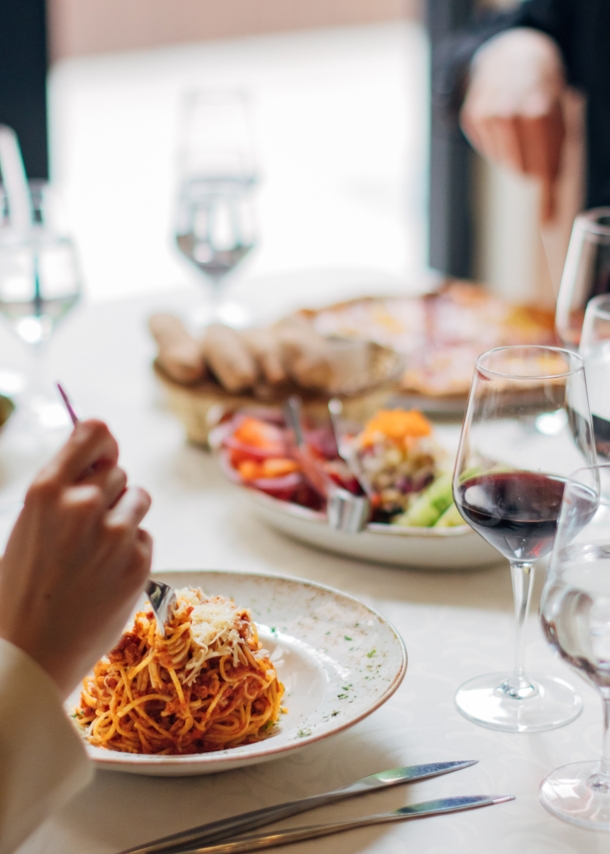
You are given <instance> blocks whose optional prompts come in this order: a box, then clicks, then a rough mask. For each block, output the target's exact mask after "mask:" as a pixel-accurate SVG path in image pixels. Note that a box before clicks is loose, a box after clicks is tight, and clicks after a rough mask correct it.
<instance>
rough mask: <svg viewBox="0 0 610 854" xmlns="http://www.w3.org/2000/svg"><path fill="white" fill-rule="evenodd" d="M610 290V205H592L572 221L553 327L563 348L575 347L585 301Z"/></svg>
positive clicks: (578, 337)
mask: <svg viewBox="0 0 610 854" xmlns="http://www.w3.org/2000/svg"><path fill="white" fill-rule="evenodd" d="M609 292H610V207H606V208H592V209H591V210H588V211H584V212H583V213H580V214H578V216H577V217H576V219H575V220H574V226H573V228H572V235H571V237H570V244H569V246H568V253H567V256H566V262H565V266H564V268H563V275H562V277H561V285H560V287H559V294H558V297H557V312H556V315H555V326H556V328H557V332H558V334H559V336H560V338H561V340H562V341H563V343H564V344H565V346H566V347H570V348H574V349H576V348H577V347H578V343H579V341H580V333H581V328H582V324H583V318H584V315H585V309H586V307H587V303H588V302H589V300H590V299H591V297H595V296H598V295H599V294H606V293H609Z"/></svg>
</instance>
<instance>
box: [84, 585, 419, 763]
mask: <svg viewBox="0 0 610 854" xmlns="http://www.w3.org/2000/svg"><path fill="white" fill-rule="evenodd" d="M154 577H155V578H158V579H160V580H162V581H166V582H167V583H168V584H171V585H172V586H173V587H187V586H193V587H201V588H202V589H203V590H204V591H205V592H206V593H208V594H210V595H215V594H220V595H223V596H229V597H233V599H234V600H235V601H236V602H237V603H238V604H239V605H243V606H246V607H248V608H249V609H250V611H251V613H252V616H253V618H254V621H255V622H256V623H257V625H258V628H259V634H260V637H261V640H262V641H263V644H264V646H265V648H266V649H268V650H269V651H270V653H271V658H272V660H273V661H274V663H275V666H276V669H277V671H278V674H279V677H280V679H281V681H282V682H283V683H284V686H285V688H286V694H285V698H284V704H285V706H286V707H287V709H288V711H287V713H286V714H285V715H282V717H281V720H280V723H279V726H278V727H277V728H276V731H275V733H274V734H273V735H271V736H269V737H268V738H267V739H265V740H264V741H260V742H258V743H257V744H249V745H245V746H243V747H235V748H232V749H230V750H220V751H218V752H216V753H199V754H195V755H189V756H141V755H134V754H129V753H119V752H117V751H111V750H106V749H104V748H99V747H92V746H91V745H89V744H87V752H88V753H89V756H90V757H91V758H92V759H93V760H94V762H95V763H96V764H97V765H98V767H100V768H104V769H107V770H109V771H124V772H127V773H131V774H146V775H150V776H187V775H195V774H212V773H216V772H218V771H228V770H230V769H232V768H239V767H241V766H244V765H253V764H255V763H258V762H267V761H269V760H271V759H275V758H277V757H281V756H283V755H284V754H285V753H287V752H289V751H294V750H300V749H302V748H304V747H306V746H307V745H309V744H313V743H314V742H317V741H320V740H321V739H323V738H328V737H329V736H331V735H334V734H335V733H338V732H341V730H344V729H346V728H347V727H350V726H353V725H354V724H355V723H357V722H358V721H360V720H362V719H363V718H365V717H367V715H370V714H371V712H374V711H375V709H377V708H379V706H381V705H382V704H383V703H385V701H386V700H387V699H388V698H389V697H391V696H392V694H393V693H394V691H396V689H397V688H398V686H399V685H400V683H401V682H402V680H403V678H404V675H405V672H406V669H407V653H406V649H405V646H404V643H403V641H402V638H401V637H400V635H399V634H398V632H397V631H396V630H395V629H394V628H393V627H392V626H391V625H390V624H389V623H388V622H387V621H386V620H384V619H383V617H381V616H380V615H379V614H378V613H377V612H376V611H374V610H373V609H372V608H369V607H368V606H366V605H364V604H363V603H362V602H359V601H358V600H357V599H352V598H351V597H350V596H346V595H345V594H344V593H341V592H339V591H338V590H333V589H331V588H330V587H323V586H322V585H320V584H314V583H312V582H309V581H302V580H299V579H294V578H284V577H282V576H276V575H262V574H257V573H240V572H228V571H213V570H209V571H208V570H206V571H201V572H163V573H156V574H155V576H154ZM78 696H79V691H75V692H74V694H73V695H72V696H71V697H70V699H69V700H68V706H69V708H70V710H72V709H73V708H74V706H75V705H76V704H77V702H78Z"/></svg>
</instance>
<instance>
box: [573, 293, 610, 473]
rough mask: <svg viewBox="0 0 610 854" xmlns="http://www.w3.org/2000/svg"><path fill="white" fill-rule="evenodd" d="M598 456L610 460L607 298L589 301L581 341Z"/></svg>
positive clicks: (609, 316)
mask: <svg viewBox="0 0 610 854" xmlns="http://www.w3.org/2000/svg"><path fill="white" fill-rule="evenodd" d="M580 355H581V356H582V358H583V360H584V363H585V371H586V372H587V387H588V389H589V402H590V405H591V414H592V418H593V432H594V434H595V447H596V450H597V453H598V455H600V456H602V457H605V458H606V459H610V394H609V393H608V389H609V386H610V295H609V294H600V296H597V297H593V299H592V300H589V304H588V305H587V310H586V312H585V319H584V323H583V325H582V334H581V338H580Z"/></svg>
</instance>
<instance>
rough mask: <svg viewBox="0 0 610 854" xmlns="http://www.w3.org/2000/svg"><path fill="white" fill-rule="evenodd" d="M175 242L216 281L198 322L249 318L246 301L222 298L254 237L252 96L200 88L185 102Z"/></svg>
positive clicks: (234, 322)
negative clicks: (250, 104)
mask: <svg viewBox="0 0 610 854" xmlns="http://www.w3.org/2000/svg"><path fill="white" fill-rule="evenodd" d="M179 174H180V177H179V187H178V193H177V200H176V242H177V244H178V248H179V250H180V251H181V252H182V254H183V255H184V256H185V257H186V258H188V260H189V261H191V262H192V263H193V264H194V265H195V266H196V267H197V268H198V269H199V270H200V271H201V272H203V273H204V274H205V275H206V276H207V278H208V281H209V282H210V284H211V285H212V300H211V302H210V304H209V305H208V306H207V310H206V309H204V310H202V311H201V312H200V314H199V316H198V317H197V318H195V322H196V325H198V326H203V325H205V324H206V323H210V322H213V321H220V322H224V323H228V324H229V325H231V326H244V325H245V324H246V323H247V322H248V316H247V310H246V308H245V306H243V305H241V304H239V303H236V302H230V301H228V300H226V299H223V295H222V284H223V283H224V281H225V279H226V277H227V275H228V274H229V273H230V272H231V271H232V270H233V269H234V268H235V266H236V265H237V264H239V263H240V262H241V260H242V259H243V258H244V257H245V256H246V255H247V254H248V253H249V252H250V251H251V249H252V248H253V247H254V245H255V242H256V222H255V214H254V207H253V200H252V187H253V185H254V183H255V181H256V167H255V163H254V146H253V141H252V133H251V127H250V118H249V99H248V97H247V95H246V94H245V93H244V92H239V91H228V90H200V91H195V92H189V93H188V94H187V95H186V97H185V100H184V105H183V115H182V129H181V142H180V146H179Z"/></svg>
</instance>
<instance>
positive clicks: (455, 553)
mask: <svg viewBox="0 0 610 854" xmlns="http://www.w3.org/2000/svg"><path fill="white" fill-rule="evenodd" d="M241 493H242V495H243V496H244V497H245V498H246V499H247V500H248V502H249V503H250V505H251V506H252V509H253V510H254V512H255V513H256V514H257V515H258V516H260V517H261V519H264V521H265V522H267V523H268V524H269V525H271V527H272V528H275V529H276V530H278V531H281V532H282V533H284V534H288V536H289V537H293V538H294V539H295V540H300V541H301V542H303V543H307V544H308V545H310V546H315V547H316V548H319V549H323V550H324V551H329V552H335V553H336V554H340V555H346V556H348V557H353V558H356V559H357V560H364V561H367V562H371V563H385V564H389V565H391V566H402V567H414V568H421V569H440V570H442V569H448V570H452V569H480V568H482V567H484V566H491V565H493V564H495V563H496V564H497V563H498V562H499V561H500V560H502V557H501V556H500V554H499V553H498V552H497V551H496V549H494V548H493V547H492V546H490V545H489V543H487V542H486V541H485V540H484V539H483V538H482V537H480V536H479V535H478V534H477V533H476V532H475V531H473V529H472V528H471V527H470V526H469V525H458V526H456V527H455V528H403V527H400V526H399V525H381V524H377V523H371V524H370V525H367V526H366V528H365V530H364V531H360V532H359V533H358V534H348V533H346V532H345V531H335V530H334V529H333V528H329V526H328V524H327V522H326V516H325V515H324V513H316V512H315V511H313V510H309V509H308V508H307V507H300V506H299V505H298V504H291V503H290V502H288V501H280V500H279V499H277V498H273V497H272V496H270V495H266V494H265V493H264V492H259V491H257V490H254V489H248V488H247V487H242V488H241Z"/></svg>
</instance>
